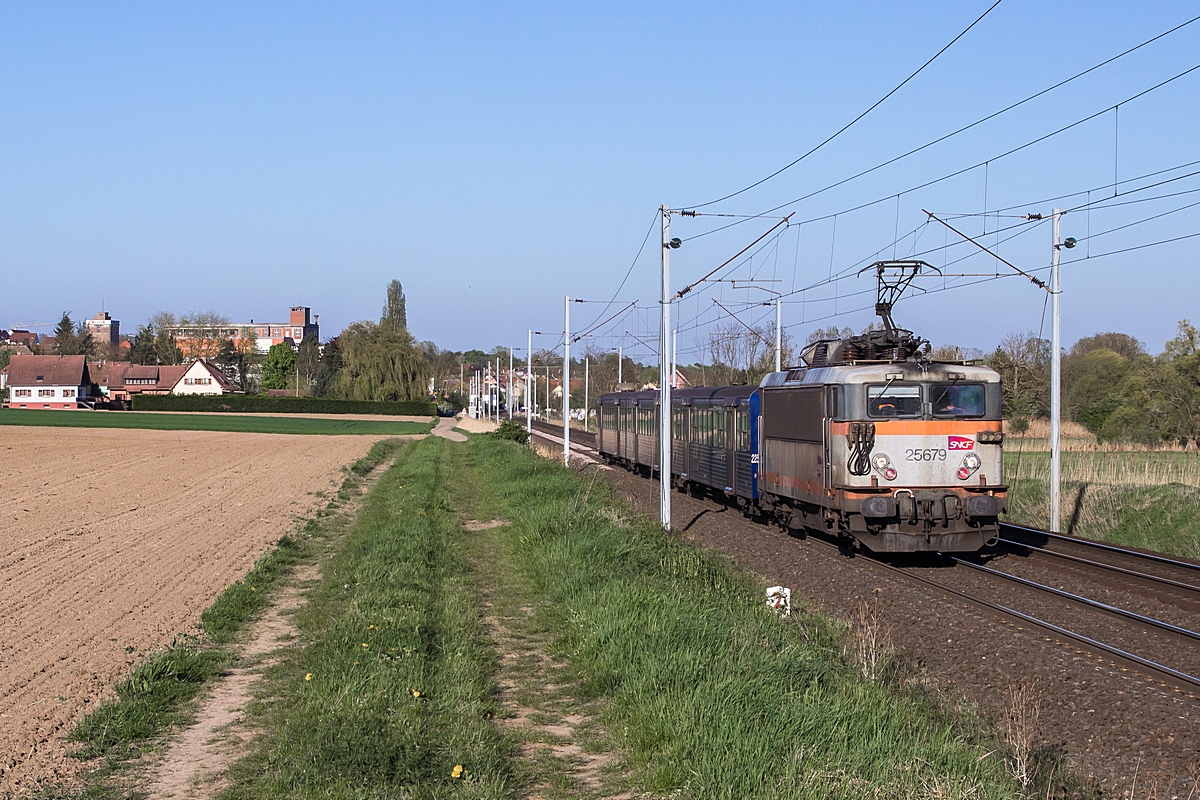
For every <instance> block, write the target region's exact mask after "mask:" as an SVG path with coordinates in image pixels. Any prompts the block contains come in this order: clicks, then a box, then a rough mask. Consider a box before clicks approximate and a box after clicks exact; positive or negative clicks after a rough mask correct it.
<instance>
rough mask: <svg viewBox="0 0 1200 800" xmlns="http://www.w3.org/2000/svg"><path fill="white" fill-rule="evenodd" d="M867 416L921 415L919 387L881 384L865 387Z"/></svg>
mask: <svg viewBox="0 0 1200 800" xmlns="http://www.w3.org/2000/svg"><path fill="white" fill-rule="evenodd" d="M867 416H868V417H919V416H921V387H920V386H896V385H895V384H884V385H883V386H868V387H867Z"/></svg>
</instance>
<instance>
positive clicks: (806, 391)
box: [595, 315, 1008, 554]
mask: <svg viewBox="0 0 1200 800" xmlns="http://www.w3.org/2000/svg"><path fill="white" fill-rule="evenodd" d="M886 319H887V322H888V323H889V325H888V327H887V328H885V329H883V330H872V331H868V332H866V333H864V334H862V335H859V336H850V337H846V338H842V339H824V340H821V341H818V342H814V343H812V344H811V345H810V346H808V347H807V348H806V349H805V351H804V352H803V353H801V356H800V359H799V360H800V365H799V366H796V367H794V368H791V369H786V370H783V371H780V372H771V373H768V374H767V375H766V376H765V377H764V378H763V379H762V381H761V383H760V384H759V385H758V386H746V385H743V386H715V387H707V386H706V387H701V388H691V389H681V390H676V391H672V392H671V406H672V407H671V420H670V430H671V475H670V480H671V481H672V483H673V485H674V487H675V488H676V489H677V490H680V491H693V492H709V493H712V494H715V495H717V496H718V497H722V498H724V499H726V500H727V501H728V502H731V503H736V504H737V505H738V506H740V507H741V508H742V510H743V512H744V513H745V514H746V515H747V516H753V517H756V518H765V519H768V520H772V521H775V522H777V523H778V524H780V525H782V526H784V527H786V528H788V529H790V530H792V531H795V532H796V533H797V534H799V535H804V534H806V533H807V532H809V531H821V532H824V533H826V534H828V535H832V536H834V537H836V538H837V539H838V541H839V543H841V544H843V545H845V546H846V547H848V548H851V549H852V550H857V549H864V548H865V549H866V550H868V551H870V552H872V553H879V554H884V553H921V552H943V553H963V552H975V551H978V550H980V549H982V548H984V547H985V546H986V545H987V544H988V543H989V542H993V541H994V540H995V538H996V537H997V536H998V535H999V517H1000V516H1001V515H1002V514H1004V513H1005V512H1006V511H1007V510H1008V487H1007V486H1006V485H1005V484H1004V466H1003V441H1004V433H1003V429H1002V426H1003V418H1002V414H1001V387H1000V375H999V374H998V373H997V372H996V371H995V370H993V369H990V368H989V367H987V366H984V365H981V364H976V363H972V362H969V361H945V360H931V359H930V358H929V356H928V354H929V346H928V343H927V342H925V341H924V340H922V339H920V338H918V337H917V336H915V335H914V334H913V333H912V332H911V331H907V330H902V329H898V328H894V327H892V326H891V324H890V323H891V320H890V315H889V316H888V317H886ZM618 389H623V390H620V391H614V392H610V393H607V394H603V395H601V396H600V397H599V398H598V399H597V401H596V406H595V410H596V414H597V420H598V423H599V424H598V432H597V439H596V445H597V446H596V449H597V451H598V453H599V454H600V456H602V457H603V458H604V459H605V460H607V461H609V462H612V463H615V464H619V465H623V466H626V467H628V468H631V469H635V470H639V471H642V472H644V473H646V474H648V475H653V474H654V473H657V472H659V471H660V470H659V464H658V462H659V446H658V434H659V392H658V391H656V390H648V391H636V390H634V389H633V388H629V387H618Z"/></svg>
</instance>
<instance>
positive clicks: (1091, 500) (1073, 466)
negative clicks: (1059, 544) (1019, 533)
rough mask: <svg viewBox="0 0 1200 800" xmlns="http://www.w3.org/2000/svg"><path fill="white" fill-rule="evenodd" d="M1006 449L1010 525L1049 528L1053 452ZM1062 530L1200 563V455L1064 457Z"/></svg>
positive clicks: (1133, 453)
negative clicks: (1050, 476) (1026, 451)
mask: <svg viewBox="0 0 1200 800" xmlns="http://www.w3.org/2000/svg"><path fill="white" fill-rule="evenodd" d="M1019 455H1020V458H1019V463H1018V454H1017V453H1015V452H1011V451H1010V452H1006V453H1005V454H1004V469H1005V475H1006V480H1007V481H1008V483H1009V486H1010V493H1009V515H1008V519H1009V521H1010V522H1014V523H1017V524H1021V525H1029V526H1032V527H1036V528H1046V527H1048V525H1049V513H1050V512H1049V507H1050V501H1049V481H1050V478H1049V475H1050V456H1049V454H1048V453H1021V454H1019ZM1060 524H1061V526H1062V530H1063V531H1064V532H1066V533H1070V534H1072V535H1075V536H1082V537H1084V538H1088V539H1096V540H1100V541H1105V542H1111V543H1113V544H1118V545H1126V546H1131V547H1141V548H1144V549H1147V550H1155V551H1158V552H1162V553H1171V554H1175V555H1180V556H1184V557H1186V558H1192V559H1198V560H1200V456H1198V455H1197V454H1195V453H1179V452H1139V451H1129V452H1124V451H1122V452H1083V453H1078V452H1066V453H1063V466H1062V517H1061V519H1060Z"/></svg>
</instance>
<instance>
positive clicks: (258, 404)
mask: <svg viewBox="0 0 1200 800" xmlns="http://www.w3.org/2000/svg"><path fill="white" fill-rule="evenodd" d="M133 410H134V411H234V412H239V413H243V414H245V413H249V414H391V415H406V416H417V417H432V416H435V415H436V414H437V406H436V405H434V404H433V403H431V402H429V401H428V400H405V401H402V402H386V403H383V402H379V403H377V402H373V401H371V400H334V399H331V398H328V397H264V396H259V395H244V394H224V395H213V396H206V395H197V394H192V395H187V394H139V395H134V397H133Z"/></svg>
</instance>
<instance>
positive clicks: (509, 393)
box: [505, 347, 513, 419]
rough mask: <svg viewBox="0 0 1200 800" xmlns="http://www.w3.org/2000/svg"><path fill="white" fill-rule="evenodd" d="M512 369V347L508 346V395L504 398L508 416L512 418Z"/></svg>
mask: <svg viewBox="0 0 1200 800" xmlns="http://www.w3.org/2000/svg"><path fill="white" fill-rule="evenodd" d="M512 371H513V357H512V348H511V347H510V348H508V397H506V398H505V400H506V402H505V405H506V406H508V418H509V419H512Z"/></svg>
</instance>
